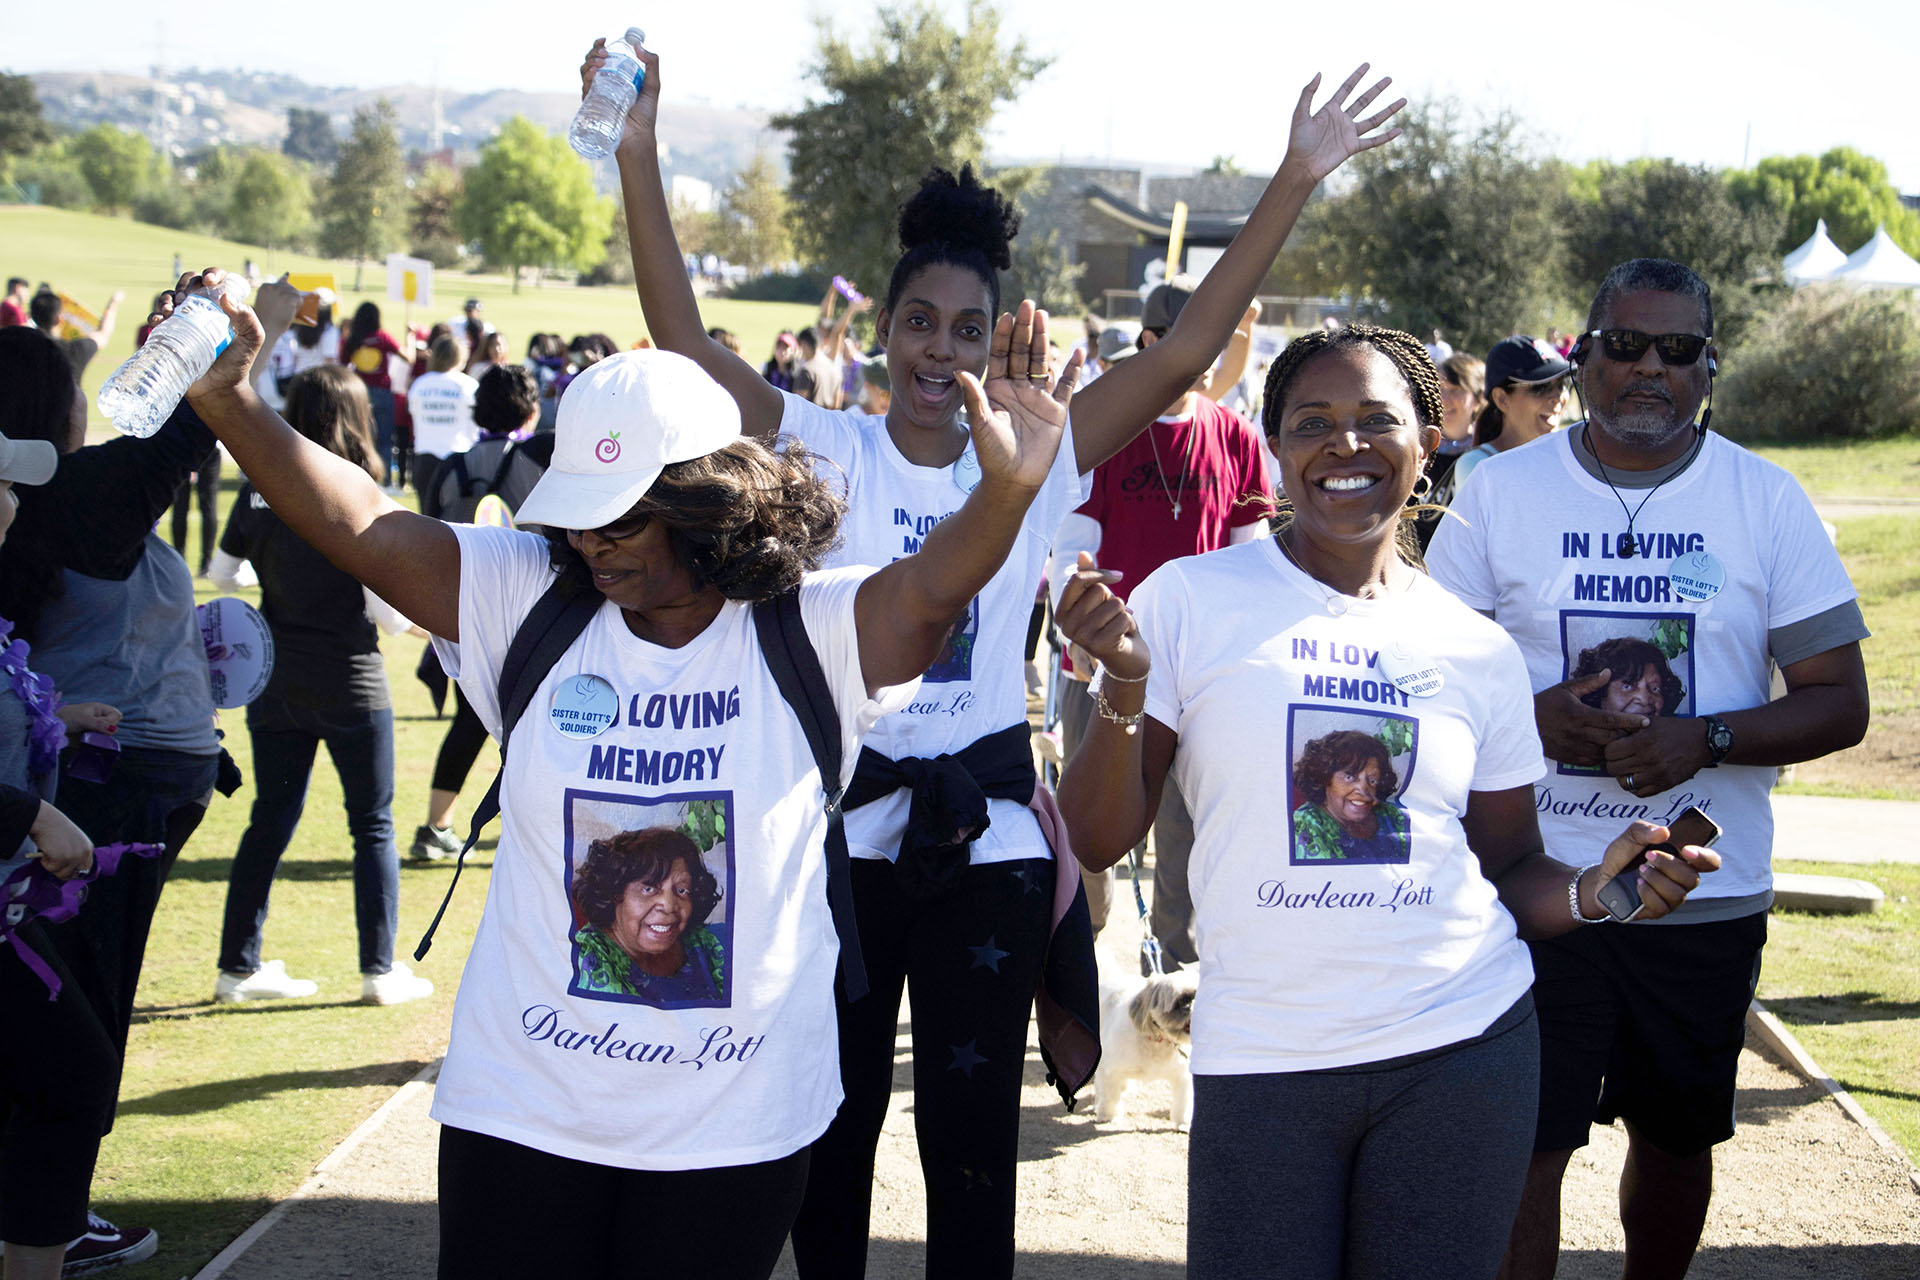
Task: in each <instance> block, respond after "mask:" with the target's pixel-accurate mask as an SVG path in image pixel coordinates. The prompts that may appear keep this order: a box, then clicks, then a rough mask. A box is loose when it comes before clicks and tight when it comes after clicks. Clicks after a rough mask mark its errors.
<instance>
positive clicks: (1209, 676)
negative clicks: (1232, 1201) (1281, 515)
mask: <svg viewBox="0 0 1920 1280" xmlns="http://www.w3.org/2000/svg"><path fill="white" fill-rule="evenodd" d="M1329 597H1334V598H1335V599H1342V598H1339V597H1335V596H1334V592H1333V591H1332V589H1331V588H1328V587H1323V586H1322V585H1320V584H1319V583H1318V582H1316V581H1315V580H1314V579H1312V578H1310V577H1308V576H1306V575H1305V574H1303V573H1301V572H1300V571H1299V570H1298V569H1296V568H1294V567H1293V565H1292V564H1290V563H1289V562H1288V561H1287V560H1286V558H1285V556H1284V555H1283V554H1282V552H1281V551H1280V548H1279V546H1278V544H1276V543H1275V542H1274V540H1273V539H1271V538H1263V539H1260V540H1258V541H1256V542H1248V543H1242V544H1240V545H1238V546H1232V547H1226V548H1223V549H1222V550H1219V551H1213V552H1209V553H1208V554H1206V555H1202V556H1193V557H1189V558H1187V559H1182V560H1173V561H1170V562H1168V563H1167V564H1165V565H1163V566H1161V567H1160V568H1159V569H1156V570H1155V571H1154V572H1153V573H1151V574H1150V575H1148V577H1147V579H1146V581H1144V582H1142V583H1141V584H1140V585H1139V586H1138V587H1136V588H1135V589H1134V592H1133V595H1132V597H1131V600H1130V607H1131V608H1132V609H1133V612H1134V616H1135V617H1136V618H1137V619H1138V622H1139V626H1140V631H1141V634H1142V635H1143V636H1144V637H1145V639H1146V642H1147V647H1148V651H1149V652H1150V653H1151V654H1152V656H1153V670H1152V674H1151V675H1150V677H1149V678H1148V683H1147V700H1146V711H1147V714H1148V715H1150V716H1152V717H1153V718H1154V719H1156V720H1158V721H1160V722H1161V723H1162V724H1165V725H1167V726H1169V727H1171V728H1172V729H1173V730H1174V731H1175V732H1176V733H1178V734H1179V737H1180V741H1179V746H1178V748H1177V749H1176V751H1175V753H1174V757H1173V776H1174V779H1175V780H1176V781H1177V782H1178V783H1179V785H1180V794H1181V795H1183V796H1185V797H1186V800H1187V807H1188V808H1189V809H1191V810H1192V812H1193V817H1194V841H1193V854H1192V860H1191V862H1190V863H1189V866H1188V873H1187V875H1188V883H1189V886H1190V888H1191V889H1192V892H1193V906H1194V912H1193V915H1194V940H1195V943H1196V945H1197V947H1198V949H1199V953H1200V995H1199V998H1198V999H1197V1000H1196V1001H1195V1002H1194V1009H1193V1069H1194V1070H1195V1071H1196V1072H1200V1073H1203V1074H1209V1075H1238V1074H1247V1073H1255V1072H1270V1071H1304V1070H1314V1069H1318V1068H1323V1067H1340V1066H1350V1065H1353V1064H1355V1063H1363V1062H1378V1061H1380V1060H1382V1059H1384V1058H1391V1057H1396V1056H1398V1055H1401V1054H1406V1053H1418V1052H1422V1051H1424V1050H1427V1049H1435V1048H1439V1047H1441V1046H1443V1045H1448V1044H1454V1043H1457V1042H1459V1041H1461V1040H1466V1039H1470V1038H1471V1037H1473V1036H1476V1035H1478V1034H1480V1033H1481V1032H1483V1031H1485V1030H1486V1029H1487V1028H1488V1027H1489V1026H1491V1025H1492V1024H1493V1022H1494V1021H1495V1020H1496V1019H1497V1018H1499V1016H1500V1015H1501V1014H1502V1013H1504V1012H1506V1011H1507V1009H1508V1008H1510V1007H1511V1006H1512V1005H1513V1003H1514V1001H1516V1000H1518V999H1519V998H1520V996H1521V995H1522V994H1523V993H1524V992H1525V991H1526V990H1527V989H1528V987H1529V986H1530V985H1531V984H1532V982H1533V967H1532V963H1531V961H1530V960H1529V959H1528V957H1527V951H1526V948H1525V947H1524V946H1522V945H1521V944H1520V942H1519V939H1518V934H1517V932H1516V930H1515V927H1514V922H1513V917H1512V916H1511V915H1509V914H1508V913H1507V910H1506V908H1504V907H1502V906H1501V905H1500V902H1499V897H1498V895H1497V893H1496V892H1495V890H1494V887H1493V885H1492V883H1491V882H1490V881H1488V880H1487V879H1486V877H1485V876H1484V875H1482V874H1481V871H1480V863H1479V860H1478V859H1477V858H1476V857H1475V856H1474V854H1473V852H1472V850H1470V849H1469V848H1468V847H1467V839H1466V832H1465V831H1464V830H1463V829H1462V827H1461V825H1460V817H1461V815H1462V814H1464V813H1465V812H1466V808H1467V795H1468V792H1470V791H1501V790H1505V789H1507V788H1510V787H1517V786H1525V785H1526V784H1528V783H1531V782H1533V781H1534V780H1535V779H1537V778H1538V777H1539V776H1540V773H1541V769H1542V767H1543V762H1542V759H1541V754H1540V739H1539V737H1538V736H1537V735H1536V734H1535V732H1534V727H1533V700H1532V697H1531V694H1530V691H1529V690H1528V688H1527V685H1526V668H1525V666H1524V665H1523V664H1522V662H1521V660H1520V655H1519V653H1518V652H1517V651H1516V650H1515V648H1514V644H1513V641H1512V640H1510V639H1508V638H1507V636H1506V635H1505V634H1504V633H1503V632H1502V631H1501V630H1500V629H1499V628H1498V627H1496V626H1494V625H1493V624H1492V623H1491V622H1489V621H1487V620H1486V619H1485V618H1483V617H1481V616H1480V615H1479V614H1476V613H1474V612H1473V611H1472V610H1471V609H1468V608H1466V607H1465V606H1463V605H1461V604H1460V602H1459V601H1457V600H1455V599H1454V598H1453V597H1451V596H1449V595H1447V594H1446V592H1444V591H1442V590H1440V589H1439V588H1438V587H1437V586H1435V585H1434V584H1433V583H1432V582H1430V581H1429V580H1427V579H1426V578H1424V577H1422V578H1420V579H1418V580H1417V581H1416V582H1415V584H1414V585H1413V586H1412V587H1411V588H1410V589H1408V590H1406V591H1404V592H1398V593H1395V594H1393V595H1390V596H1388V597H1386V598H1384V599H1379V600H1358V599H1352V598H1344V599H1343V600H1342V603H1344V605H1345V608H1346V612H1345V613H1344V614H1341V615H1339V616H1333V615H1331V614H1330V613H1329V612H1328V608H1327V601H1328V599H1329ZM1396 641H1397V642H1402V643H1403V644H1404V646H1405V649H1406V653H1407V657H1408V658H1409V659H1411V660H1412V661H1411V662H1410V663H1406V665H1407V666H1408V668H1409V669H1413V668H1414V667H1419V668H1424V667H1427V666H1432V667H1436V668H1438V670H1439V672H1440V674H1441V679H1442V681H1443V684H1442V686H1441V687H1440V689H1439V690H1438V691H1437V692H1435V693H1433V694H1432V695H1431V696H1427V697H1415V696H1410V695H1407V694H1403V693H1401V692H1400V690H1399V689H1398V688H1396V687H1395V685H1394V684H1393V683H1391V682H1390V681H1389V680H1387V679H1386V678H1384V675H1383V670H1382V668H1381V666H1380V658H1381V652H1382V650H1383V649H1386V648H1387V647H1388V646H1390V645H1392V644H1394V643H1395V642H1396ZM1303 758H1304V759H1305V760H1306V761H1307V764H1306V765H1305V766H1304V767H1303V768H1302V769H1300V770H1298V771H1297V770H1296V768H1295V762H1296V761H1300V760H1302V759H1303ZM1382 759H1384V760H1385V761H1386V762H1387V764H1386V767H1384V768H1383V767H1382V766H1381V764H1380V761H1381V760H1382ZM1296 772H1300V773H1302V774H1303V775H1304V779H1303V780H1296V778H1295V774H1296ZM1349 773H1351V774H1353V775H1354V778H1351V779H1350V778H1347V777H1345V776H1344V775H1346V774H1349ZM1355 780H1358V781H1360V782H1362V783H1364V784H1365V785H1364V787H1362V788H1361V789H1359V790H1358V791H1357V792H1356V788H1355V786H1354V781H1355ZM1366 788H1370V790H1369V789H1366ZM1316 789H1317V790H1316ZM1336 815H1338V816H1336ZM1349 825H1351V827H1352V828H1354V830H1352V831H1349V829H1348V827H1349Z"/></svg>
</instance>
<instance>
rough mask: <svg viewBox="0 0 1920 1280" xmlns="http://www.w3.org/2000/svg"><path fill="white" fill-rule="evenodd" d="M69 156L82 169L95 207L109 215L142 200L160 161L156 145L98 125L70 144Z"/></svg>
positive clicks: (132, 135) (106, 125)
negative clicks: (156, 161) (154, 148)
mask: <svg viewBox="0 0 1920 1280" xmlns="http://www.w3.org/2000/svg"><path fill="white" fill-rule="evenodd" d="M67 153H68V154H69V155H71V156H72V157H73V160H74V163H75V164H77V165H79V166H80V176H81V177H83V178H85V179H86V180H87V189H88V190H90V191H92V192H93V202H94V204H95V205H96V206H98V207H99V208H101V209H104V210H106V211H107V212H108V213H117V212H119V211H120V210H121V209H124V208H126V207H128V206H129V205H131V204H132V203H133V202H134V201H135V200H136V199H138V198H139V195H140V192H141V190H142V188H144V187H145V185H146V183H147V178H148V176H149V175H150V174H151V173H152V172H153V169H154V161H155V159H156V157H155V155H154V151H153V144H152V143H150V142H148V141H147V140H146V139H145V138H143V137H141V136H140V135H139V134H137V133H128V132H127V131H126V130H124V129H121V128H118V127H116V126H114V125H110V124H97V125H95V126H93V128H91V129H89V130H87V131H86V132H85V133H83V134H81V135H80V136H79V137H77V138H74V139H73V140H72V141H71V142H69V143H68V144H67Z"/></svg>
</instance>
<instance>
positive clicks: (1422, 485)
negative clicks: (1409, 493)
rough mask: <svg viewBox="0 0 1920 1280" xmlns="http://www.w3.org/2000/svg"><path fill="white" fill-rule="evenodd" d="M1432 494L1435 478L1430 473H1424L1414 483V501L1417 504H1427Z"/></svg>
mask: <svg viewBox="0 0 1920 1280" xmlns="http://www.w3.org/2000/svg"><path fill="white" fill-rule="evenodd" d="M1432 492H1433V476H1432V474H1431V473H1430V472H1426V471H1422V472H1421V473H1420V478H1419V479H1418V480H1416V481H1414V482H1413V500H1414V501H1415V502H1425V501H1426V500H1427V495H1428V494H1430V493H1432Z"/></svg>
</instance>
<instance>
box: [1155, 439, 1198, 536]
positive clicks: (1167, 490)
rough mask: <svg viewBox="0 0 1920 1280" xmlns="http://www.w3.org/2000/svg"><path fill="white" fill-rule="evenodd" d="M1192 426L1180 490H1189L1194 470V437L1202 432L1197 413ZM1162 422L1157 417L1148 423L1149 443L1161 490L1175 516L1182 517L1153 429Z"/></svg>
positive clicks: (1183, 463) (1183, 461) (1182, 469)
mask: <svg viewBox="0 0 1920 1280" xmlns="http://www.w3.org/2000/svg"><path fill="white" fill-rule="evenodd" d="M1192 424H1193V425H1192V428H1191V429H1190V430H1189V431H1188V432H1187V446H1186V449H1185V451H1184V453H1183V455H1182V456H1181V459H1180V492H1182V493H1185V492H1186V491H1187V476H1188V474H1189V473H1190V472H1191V471H1192V470H1193V439H1194V437H1195V436H1197V435H1199V434H1200V419H1199V416H1198V415H1197V414H1196V415H1195V416H1194V418H1193V419H1192ZM1159 425H1160V423H1159V421H1158V420H1157V419H1156V420H1155V421H1153V422H1149V423H1148V424H1147V444H1148V446H1149V447H1151V448H1152V449H1153V469H1154V470H1155V471H1157V472H1159V473H1160V491H1161V492H1162V493H1164V494H1166V495H1167V502H1168V503H1169V504H1171V505H1172V507H1173V518H1174V519H1175V520H1178V519H1179V518H1180V499H1178V498H1176V497H1174V496H1173V486H1171V485H1169V484H1168V483H1167V469H1166V467H1165V466H1163V465H1161V462H1160V442H1159V441H1158V440H1156V439H1154V438H1153V429H1154V428H1155V427H1157V426H1159Z"/></svg>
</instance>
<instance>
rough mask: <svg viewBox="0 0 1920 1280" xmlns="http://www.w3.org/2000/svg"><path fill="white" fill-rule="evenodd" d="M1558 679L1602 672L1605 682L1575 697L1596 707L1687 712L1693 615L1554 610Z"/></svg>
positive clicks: (1575, 769)
mask: <svg viewBox="0 0 1920 1280" xmlns="http://www.w3.org/2000/svg"><path fill="white" fill-rule="evenodd" d="M1560 645H1561V654H1562V658H1563V661H1564V664H1565V665H1564V668H1563V670H1564V677H1565V678H1566V679H1568V680H1581V681H1585V680H1589V679H1591V678H1592V677H1594V676H1597V675H1599V674H1600V673H1601V672H1602V671H1605V672H1607V673H1608V679H1607V683H1606V684H1604V685H1602V686H1601V687H1599V688H1597V689H1593V690H1590V691H1588V692H1587V693H1585V694H1583V695H1581V697H1580V700H1581V701H1582V702H1584V703H1586V704H1587V705H1588V706H1590V707H1593V708H1595V709H1596V710H1601V711H1617V712H1622V713H1625V714H1627V715H1639V716H1647V717H1649V718H1651V717H1653V716H1690V715H1692V714H1693V690H1694V675H1693V615H1692V614H1687V613H1592V612H1586V611H1581V610H1574V609H1568V610H1564V611H1562V613H1561V614H1560ZM1557 768H1558V769H1559V771H1560V772H1561V773H1571V774H1600V773H1605V772H1606V771H1605V770H1604V769H1589V768H1584V767H1582V766H1579V765H1568V764H1561V765H1558V766H1557Z"/></svg>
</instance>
